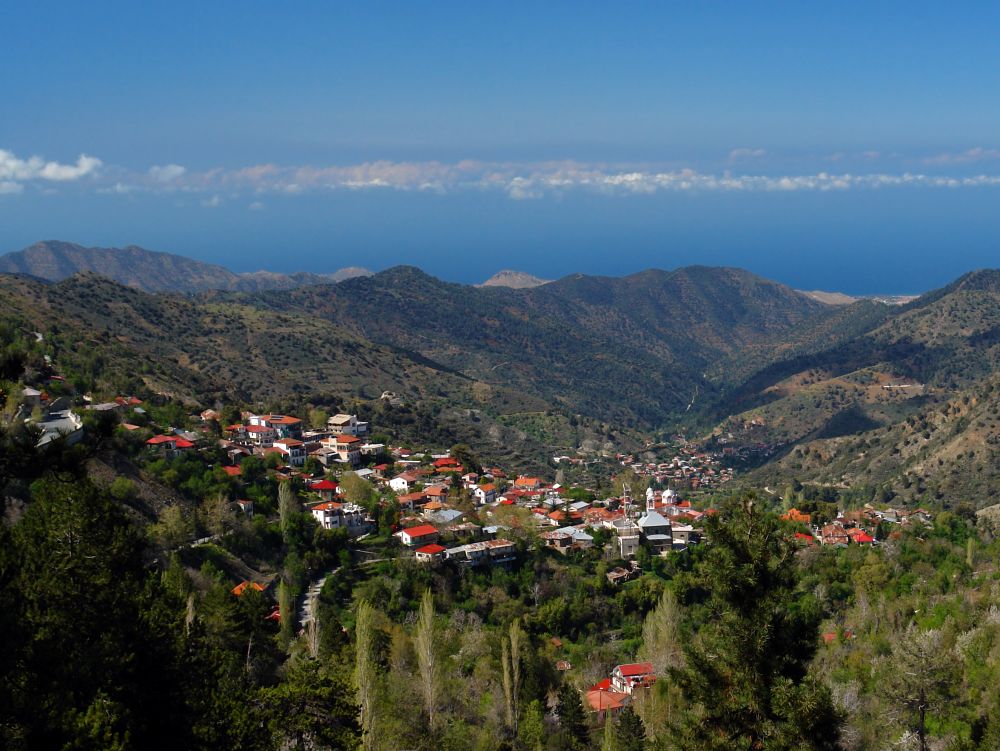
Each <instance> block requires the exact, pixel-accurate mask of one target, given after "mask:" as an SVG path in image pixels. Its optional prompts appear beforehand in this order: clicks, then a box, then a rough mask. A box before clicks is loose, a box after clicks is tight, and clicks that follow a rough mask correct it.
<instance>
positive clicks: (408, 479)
mask: <svg viewBox="0 0 1000 751" xmlns="http://www.w3.org/2000/svg"><path fill="white" fill-rule="evenodd" d="M420 481H421V475H418V474H417V473H416V472H413V471H407V472H403V473H401V474H398V475H396V476H395V477H393V478H392V479H391V480H389V487H390V488H392V489H393V490H395V491H396V492H397V493H409V492H411V490H412V489H413V486H414V485H416V484H417V483H418V482H420Z"/></svg>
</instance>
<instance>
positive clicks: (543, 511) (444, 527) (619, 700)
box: [23, 389, 933, 723]
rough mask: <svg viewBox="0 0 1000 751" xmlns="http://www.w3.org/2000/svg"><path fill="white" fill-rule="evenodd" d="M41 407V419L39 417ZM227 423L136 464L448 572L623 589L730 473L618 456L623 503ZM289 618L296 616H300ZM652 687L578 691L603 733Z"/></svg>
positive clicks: (250, 584) (625, 675) (55, 425)
mask: <svg viewBox="0 0 1000 751" xmlns="http://www.w3.org/2000/svg"><path fill="white" fill-rule="evenodd" d="M23 397H24V400H25V403H26V404H27V405H28V406H29V407H31V408H33V410H34V419H35V420H36V421H37V423H38V426H39V430H40V432H39V435H40V438H39V445H40V446H43V445H45V444H46V443H49V442H51V441H54V440H64V441H66V442H67V444H72V443H75V442H76V441H78V440H80V438H81V436H82V434H83V432H84V423H85V421H84V419H83V418H82V417H81V416H80V415H79V414H77V413H76V412H74V411H73V410H72V409H69V408H68V406H67V405H65V404H63V403H60V402H57V401H54V400H52V401H50V400H49V399H48V397H47V395H45V394H44V393H43V392H40V391H37V390H35V389H26V390H25V393H24V394H23ZM41 406H46V407H48V410H47V411H44V412H40V411H39V408H40V407H41ZM88 413H89V414H90V415H95V414H97V415H101V414H103V415H110V416H114V420H116V429H117V430H120V431H123V432H124V433H128V434H142V435H146V434H148V433H149V430H150V428H151V427H152V426H151V425H149V424H148V420H147V419H146V410H145V408H144V404H143V402H142V400H140V399H137V398H136V397H134V396H118V397H116V398H114V399H112V400H110V401H108V402H104V403H93V401H92V400H91V401H90V402H89V403H88V404H86V406H85V408H84V410H83V414H84V415H87V414H88ZM239 417H240V419H239V420H238V421H235V422H231V423H229V424H221V422H220V421H221V418H222V414H221V413H220V412H219V411H218V410H213V409H207V410H204V411H202V412H201V413H199V414H197V415H190V416H189V420H188V423H187V424H186V425H185V427H182V428H175V427H168V428H165V429H163V430H162V432H155V433H154V434H153V435H150V437H148V438H145V437H144V438H143V446H144V448H143V454H144V456H145V457H146V458H147V459H149V460H156V459H164V460H168V461H170V460H173V459H176V458H178V457H183V456H198V455H201V454H203V455H206V456H207V455H208V454H209V453H210V452H212V451H215V452H216V453H215V455H216V456H218V455H219V453H218V452H219V451H221V455H222V456H224V457H225V462H224V464H223V465H222V466H221V467H219V468H218V469H219V471H220V472H222V473H224V475H225V476H226V477H228V478H230V479H231V480H232V481H233V482H234V483H235V486H236V487H241V485H240V482H241V478H242V476H243V472H244V468H245V467H246V466H248V465H247V462H248V460H249V461H259V462H263V463H264V464H265V466H266V467H267V469H268V472H269V473H270V475H271V476H272V477H273V478H274V479H276V480H277V481H278V482H286V481H289V482H294V483H295V484H296V485H297V486H298V487H300V488H301V491H300V492H301V496H300V497H301V500H302V502H303V505H304V507H305V509H306V510H307V511H308V512H309V513H310V514H311V516H312V518H313V519H315V521H316V524H317V525H318V526H319V527H320V528H322V529H326V530H337V529H339V530H344V531H346V533H347V534H348V535H349V536H350V537H351V538H352V539H354V540H356V541H357V543H358V544H365V543H366V542H368V543H370V542H373V541H374V540H375V539H376V538H377V537H378V536H379V535H380V534H382V535H383V537H384V541H385V542H391V546H390V552H386V553H384V554H387V555H392V556H394V557H395V558H397V559H402V560H405V559H411V560H412V561H413V562H414V563H415V564H418V565H427V566H451V567H455V568H456V569H457V570H458V571H461V570H462V569H465V568H476V569H479V568H485V567H492V566H498V567H510V566H512V565H514V564H515V563H516V562H517V560H518V556H519V555H521V554H523V553H524V551H525V545H526V544H529V545H531V546H533V547H534V548H536V549H547V550H551V551H553V552H555V553H558V554H561V555H566V556H570V555H574V554H578V553H584V554H586V551H594V552H596V553H597V554H598V555H600V556H602V557H603V558H604V559H605V560H607V561H608V562H609V567H608V568H607V571H606V573H605V577H606V580H607V582H608V584H609V585H610V586H611V587H619V586H622V585H624V584H625V583H627V582H629V581H631V580H633V579H636V578H638V577H640V576H641V575H642V574H643V565H644V564H643V563H642V562H643V561H647V562H648V561H649V560H651V559H654V558H662V557H666V556H670V555H671V554H673V553H681V552H683V551H685V550H687V549H688V548H689V547H691V546H697V545H700V544H703V543H704V542H706V537H705V521H706V519H707V518H708V517H709V516H710V515H712V514H713V513H714V510H713V509H712V508H711V506H707V505H705V504H702V503H699V505H702V506H703V508H695V506H694V505H693V503H692V501H691V500H689V499H687V498H683V497H682V496H681V495H680V494H679V493H678V490H675V488H678V489H681V492H685V491H693V490H698V489H701V490H707V489H710V488H718V487H719V486H720V485H723V484H725V483H729V482H731V481H732V479H733V477H734V471H733V470H732V468H731V467H727V466H723V464H722V460H723V458H724V453H723V452H724V451H725V449H724V450H723V451H720V452H709V451H704V450H701V449H698V448H695V447H694V446H692V445H683V446H682V447H681V448H680V450H679V451H678V453H677V455H676V456H674V457H673V458H672V459H671V460H670V461H664V462H656V463H653V462H643V461H639V460H637V459H636V458H635V457H634V456H631V455H618V457H616V458H617V460H618V462H619V465H620V466H621V467H622V471H623V472H631V473H633V475H634V476H635V477H638V478H640V480H641V481H642V485H644V486H645V490H644V491H643V492H640V493H637V497H632V493H633V492H634V491H632V490H630V488H629V485H628V484H622V486H621V491H620V492H619V493H618V494H612V495H605V496H603V497H602V496H598V494H597V493H595V492H594V491H592V490H590V489H588V488H582V487H578V486H562V485H560V484H559V483H556V482H551V481H549V480H547V479H545V478H542V477H539V476H533V475H522V474H516V473H509V472H507V471H506V470H505V469H503V468H501V467H496V466H483V467H480V466H477V465H475V461H476V460H475V457H474V456H473V455H472V454H471V452H470V451H468V450H465V447H456V449H458V450H455V449H453V450H450V451H440V450H438V451H435V450H433V449H414V448H410V447H403V446H390V445H386V444H385V443H381V442H375V441H373V440H372V430H371V425H370V424H369V423H368V422H366V421H364V420H362V419H360V418H359V417H358V415H357V414H347V413H338V414H335V415H333V416H331V417H329V418H328V419H327V420H326V424H325V425H323V426H321V427H316V426H312V427H307V426H306V425H305V424H304V421H303V419H301V418H299V417H297V416H293V415H286V414H272V413H263V414H255V413H251V412H242V413H240V415H239ZM108 419H111V418H108ZM133 419H134V420H136V421H137V422H144V423H146V425H145V426H140V425H137V424H135V423H134V422H131V421H130V420H133ZM359 482H360V483H362V484H363V487H364V488H365V489H366V490H367V491H368V499H369V502H368V503H361V502H359V500H360V499H358V498H356V497H352V496H355V495H356V489H357V487H358V483H359ZM232 504H233V507H234V509H237V510H238V513H241V514H244V515H246V516H247V517H250V518H252V517H253V516H254V513H255V508H254V502H253V500H252V499H250V498H249V497H237V498H234V499H233V500H232ZM385 508H391V509H392V511H393V513H392V514H391V515H390V524H389V529H380V522H379V519H383V518H384V514H380V513H376V511H377V509H385ZM781 519H782V520H783V521H785V522H787V523H788V525H789V529H790V531H791V534H792V539H794V541H795V543H796V544H798V545H799V546H801V547H803V548H805V547H810V546H814V545H819V546H830V547H847V546H855V545H856V546H874V545H878V544H879V543H880V541H882V540H885V539H888V538H891V537H892V536H894V535H896V536H898V534H899V532H898V529H900V528H902V527H903V526H905V525H910V524H921V525H929V524H931V523H932V521H933V518H932V515H931V514H930V513H929V512H928V511H926V510H924V509H915V510H907V509H893V508H885V509H875V508H873V507H870V506H866V507H864V508H861V509H855V510H846V511H839V512H838V513H837V515H836V517H835V518H823V517H822V516H821V515H818V514H814V513H808V512H804V511H801V510H799V509H797V508H791V509H789V510H788V511H787V512H785V513H784V514H783V515H782V516H781ZM894 528H896V529H894ZM197 542H198V541H196V544H197ZM610 564H613V565H610ZM646 565H648V563H647V564H646ZM324 576H325V575H324ZM319 581H320V584H321V583H322V579H320V580H319ZM270 584H271V583H270V582H267V581H254V580H244V581H240V582H239V583H237V584H236V585H235V586H234V587H233V588H232V594H233V595H235V596H237V597H240V596H243V595H244V593H246V592H247V591H251V590H253V591H257V592H267V591H268V588H269V586H270ZM300 607H301V609H302V610H301V612H303V613H305V614H306V617H308V613H309V607H310V604H309V603H303V604H302V606H300ZM267 617H268V618H269V619H270V620H276V621H280V619H281V617H282V614H281V612H280V611H279V608H278V607H277V606H276V605H275V606H273V608H272V609H271V612H270V614H269V615H268V616H267ZM302 625H305V623H304V622H303V624H302ZM838 636H842V637H843V638H850V636H851V632H850V630H844V631H843V632H842V633H841V634H839V635H838V634H837V633H835V632H830V633H824V634H822V639H823V641H824V642H826V643H831V642H833V641H834V640H836V639H837V638H838ZM553 641H554V642H557V641H559V640H558V639H555V638H554V639H553ZM556 667H557V669H558V670H561V671H565V670H570V669H572V666H571V665H570V663H569V662H568V661H566V660H559V661H558V662H557V665H556ZM656 680H657V670H656V669H655V667H654V665H653V664H652V663H649V662H636V663H627V664H619V665H617V666H615V667H614V668H613V670H611V672H610V674H609V675H608V676H607V677H605V678H603V679H601V680H599V681H598V682H596V683H595V684H593V685H592V686H590V688H589V689H587V690H586V691H585V692H584V699H585V706H586V707H587V709H588V710H589V712H590V713H591V717H592V718H593V719H594V720H595V721H597V722H598V723H602V722H604V721H605V720H606V719H607V718H609V717H614V716H616V715H617V714H618V713H620V712H621V711H622V710H623V709H624V708H625V707H628V706H630V705H631V704H632V703H633V702H634V701H635V700H636V698H637V696H638V695H639V694H640V693H641V692H643V691H647V690H649V689H650V688H651V687H652V686H653V685H655V683H656Z"/></svg>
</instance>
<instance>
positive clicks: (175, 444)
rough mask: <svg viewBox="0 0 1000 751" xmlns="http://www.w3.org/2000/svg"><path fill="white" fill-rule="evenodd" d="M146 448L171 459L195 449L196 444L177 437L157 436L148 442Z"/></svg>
mask: <svg viewBox="0 0 1000 751" xmlns="http://www.w3.org/2000/svg"><path fill="white" fill-rule="evenodd" d="M146 448H147V450H149V451H152V452H156V453H159V454H161V455H162V456H164V457H166V458H168V459H169V458H171V457H174V456H177V455H178V454H182V453H184V452H185V451H188V450H190V449H193V448H194V444H193V443H191V441H186V440H184V439H183V438H181V437H180V436H176V435H155V436H153V437H152V438H150V439H149V440H148V441H146Z"/></svg>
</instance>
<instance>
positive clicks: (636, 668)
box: [618, 662, 653, 678]
mask: <svg viewBox="0 0 1000 751" xmlns="http://www.w3.org/2000/svg"><path fill="white" fill-rule="evenodd" d="M618 670H619V671H621V674H622V676H623V677H625V678H630V677H632V676H635V675H648V674H650V673H652V672H653V663H651V662H633V663H630V664H628V665H619V666H618Z"/></svg>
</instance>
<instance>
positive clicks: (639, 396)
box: [0, 267, 1000, 503]
mask: <svg viewBox="0 0 1000 751" xmlns="http://www.w3.org/2000/svg"><path fill="white" fill-rule="evenodd" d="M0 285H2V287H3V292H4V295H5V299H6V300H7V301H8V303H7V306H6V309H5V311H4V314H5V316H7V317H8V318H9V317H11V316H15V317H17V318H18V319H19V320H21V321H23V322H24V323H25V325H26V326H29V327H31V328H32V330H39V331H41V330H46V329H55V330H61V331H63V332H73V335H72V336H68V335H67V336H66V337H65V341H66V346H67V347H68V348H71V349H72V348H75V349H78V350H79V352H78V353H77V355H76V356H77V358H78V359H79V360H80V362H81V363H85V362H87V361H88V358H90V360H91V361H92V360H93V358H94V357H100V367H99V368H98V367H97V366H95V365H93V364H91V365H83V367H84V368H85V369H86V368H90V370H101V372H102V375H103V377H105V378H108V377H113V378H117V379H118V381H119V383H120V384H122V388H123V389H124V388H125V384H128V383H133V384H135V383H138V382H140V381H141V382H142V383H143V386H144V387H145V388H147V389H152V390H154V391H161V392H164V393H171V394H176V395H179V396H182V397H184V398H189V399H191V400H193V401H197V402H199V403H211V402H213V401H225V400H228V399H237V400H240V401H244V402H249V403H253V402H263V401H265V400H268V399H273V398H276V397H278V396H279V395H285V396H287V395H290V394H292V395H296V398H299V399H302V400H304V401H308V400H309V399H312V398H315V397H321V398H327V399H333V400H339V401H341V402H346V401H350V400H351V399H366V400H371V399H376V398H377V397H378V396H379V395H380V394H381V393H382V392H383V391H391V392H394V393H397V394H399V395H401V396H403V397H404V398H406V399H408V400H410V401H411V402H413V403H421V404H425V405H431V404H436V405H437V406H436V407H434V409H436V410H438V411H439V413H440V411H441V410H442V409H443V410H445V412H444V414H445V415H450V416H451V422H452V424H453V426H454V427H455V429H456V430H457V431H459V434H460V436H461V437H463V438H465V437H468V438H470V440H485V441H488V442H491V443H493V444H494V445H497V446H500V445H503V446H505V447H507V449H508V450H510V451H512V452H513V453H512V454H511V456H513V455H514V454H520V455H521V456H526V455H531V454H535V453H537V452H538V450H540V449H541V448H542V447H544V446H548V447H550V448H553V449H557V450H559V451H574V450H576V449H577V448H578V447H579V446H580V445H581V444H582V443H584V442H590V443H591V444H592V445H594V446H599V445H601V444H602V443H603V442H604V441H606V440H607V439H608V437H609V436H610V434H611V433H612V432H614V431H621V430H623V429H624V430H634V431H645V432H647V433H648V432H651V431H657V430H675V429H682V430H685V432H688V433H689V434H692V433H693V434H695V435H698V434H708V433H709V432H711V428H712V427H713V426H714V427H715V428H716V433H717V434H718V435H721V436H730V437H731V440H732V441H733V442H734V443H735V445H740V444H741V443H745V444H751V443H752V444H758V443H764V444H773V445H776V446H778V447H779V449H778V452H777V453H778V454H779V455H783V454H785V453H787V452H788V451H789V450H790V449H791V447H793V446H795V445H797V444H799V443H803V442H810V441H824V440H828V439H838V440H839V441H840V443H844V442H845V441H844V440H843V439H845V437H850V436H854V435H860V434H864V433H865V432H866V431H870V430H887V429H889V430H891V429H894V428H898V430H899V431H902V432H903V433H905V432H906V428H905V426H906V425H907V424H908V421H909V422H912V421H914V420H917V421H920V422H921V423H923V422H927V421H930V422H934V418H933V417H932V416H931V415H932V414H935V413H936V411H937V410H940V409H942V408H946V405H947V403H948V401H949V400H951V399H955V398H961V397H962V396H963V395H965V394H966V392H967V390H969V389H973V390H974V389H976V388H979V387H980V385H981V384H983V383H985V382H987V379H989V377H990V376H991V375H992V374H993V373H996V372H997V371H998V370H1000V333H998V332H1000V274H998V272H994V271H980V272H973V273H970V274H967V275H965V276H963V277H962V278H961V279H959V280H956V282H954V283H953V284H951V285H948V286H946V287H944V288H942V289H940V290H936V291H934V292H931V293H928V294H927V295H924V296H923V297H921V298H918V299H917V300H914V301H913V302H911V303H909V304H907V305H904V306H889V305H884V304H880V303H877V302H873V301H868V300H861V301H857V302H855V303H852V304H850V305H839V306H831V305H824V304H822V303H819V302H817V301H815V300H813V299H811V298H809V297H807V296H805V295H803V294H801V293H798V292H795V291H794V290H791V289H790V288H788V287H784V286H783V285H780V284H776V283H774V282H770V281H767V280H764V279H760V278H759V277H755V276H753V275H752V274H749V273H747V272H744V271H740V270H735V269H717V268H706V267H689V268H683V269H678V270H676V271H657V270H650V271H645V272H641V273H638V274H632V275H630V276H626V277H621V278H610V277H591V276H585V275H572V276H568V277H564V278H563V279H560V280H558V281H555V282H551V283H548V284H545V285H543V286H539V287H534V288H526V289H510V288H504V287H473V286H468V285H460V284H452V283H448V282H444V281H441V280H439V279H436V278H434V277H432V276H429V275H427V274H425V273H423V272H422V271H420V270H418V269H415V268H412V267H397V268H393V269H389V270H387V271H384V272H381V273H378V274H375V275H372V276H369V277H358V278H354V279H349V280H346V281H343V282H341V283H338V284H314V285H309V286H300V287H296V288H292V289H283V290H280V291H277V290H274V291H266V292H253V293H250V292H233V291H228V292H227V291H218V290H216V291H207V292H204V293H202V294H201V295H200V296H195V297H179V296H171V295H162V294H148V293H146V292H143V291H140V290H138V289H134V288H126V287H121V286H119V285H117V284H115V283H113V282H109V281H107V280H104V279H102V278H101V277H99V276H96V275H93V274H91V275H82V276H81V275H78V276H74V277H71V278H69V279H66V280H64V281H63V282H60V283H58V284H56V285H50V284H45V283H43V282H41V281H37V280H34V281H33V280H31V279H27V278H23V277H20V278H19V277H11V276H5V277H2V278H0ZM139 361H141V362H142V363H144V365H143V367H141V368H136V367H135V363H136V362H139ZM968 393H969V394H970V395H971V394H973V392H972V391H969V392H968ZM970 398H973V397H972V396H970ZM574 416H575V417H574ZM577 417H579V418H581V419H583V420H585V421H587V420H589V421H590V422H589V423H586V424H588V425H590V426H591V427H590V428H587V429H584V428H582V427H581V425H583V424H584V423H581V422H580V421H579V420H577ZM574 420H575V421H576V422H575V424H571V423H572V421H574ZM956 429H959V430H967V429H968V426H967V425H966V424H965V423H961V424H959V427H958V428H956ZM619 437H620V436H619ZM838 445H839V444H838ZM815 450H816V451H819V454H817V455H820V456H826V455H827V453H828V452H827V450H826V449H824V448H817V449H815ZM833 450H834V449H833V447H831V448H830V451H833ZM866 456H867V457H868V459H866V460H864V461H861V460H852V461H853V465H852V468H851V469H850V471H847V470H846V469H845V472H846V475H845V476H843V477H838V478H835V479H836V480H837V481H838V482H839V481H845V482H852V481H864V482H869V481H883V480H885V478H888V477H894V476H896V475H898V474H899V472H901V471H903V470H898V471H897V469H892V467H894V466H895V465H893V464H892V463H891V462H887V461H886V460H884V459H883V460H878V461H876V460H875V459H874V458H872V455H871V454H866ZM789 461H792V460H791V459H789ZM859 461H860V463H861V464H862V465H864V468H859ZM945 463H946V462H945ZM945 463H942V464H941V465H940V467H941V468H942V469H941V470H940V471H939V470H938V469H937V467H935V466H934V465H933V463H932V464H928V465H926V466H924V465H922V466H921V468H920V471H919V472H917V474H921V473H922V475H924V476H925V482H926V481H928V478H929V476H930V475H934V474H940V472H943V471H944V470H943V468H944V466H945ZM800 465H801V470H800V471H801V473H802V475H803V478H804V479H807V478H810V477H813V478H815V479H823V480H824V481H829V480H830V479H831V478H832V472H831V469H830V467H829V466H825V467H823V470H824V471H819V468H818V467H811V465H810V464H809V463H808V462H801V463H800ZM868 465H871V468H870V469H869V468H868ZM797 471H798V470H797ZM906 471H910V470H906ZM841 475H844V473H843V472H842V473H841ZM977 488H978V490H976V491H975V495H976V498H977V502H979V503H984V502H985V500H986V499H985V497H984V496H983V492H982V491H983V488H984V486H983V485H979V486H977Z"/></svg>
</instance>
